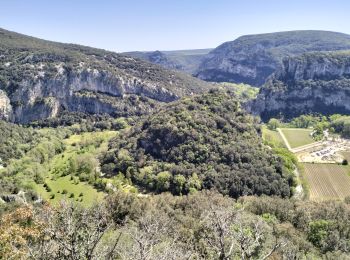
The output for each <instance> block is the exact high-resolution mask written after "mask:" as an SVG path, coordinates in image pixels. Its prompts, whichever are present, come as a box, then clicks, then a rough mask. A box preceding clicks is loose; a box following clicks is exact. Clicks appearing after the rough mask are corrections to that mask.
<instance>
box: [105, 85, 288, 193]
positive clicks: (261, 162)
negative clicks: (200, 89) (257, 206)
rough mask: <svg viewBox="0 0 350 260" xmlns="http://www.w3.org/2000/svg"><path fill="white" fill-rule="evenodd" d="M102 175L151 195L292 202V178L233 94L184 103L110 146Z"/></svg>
mask: <svg viewBox="0 0 350 260" xmlns="http://www.w3.org/2000/svg"><path fill="white" fill-rule="evenodd" d="M109 148H110V149H109V151H108V152H107V153H106V155H105V156H104V158H103V160H102V161H103V163H102V171H103V172H104V173H106V174H107V176H108V175H115V174H118V173H123V174H124V176H125V177H126V178H129V179H130V180H131V181H132V182H133V183H135V184H137V185H139V186H140V187H141V188H143V189H145V190H148V191H155V192H163V191H171V192H172V193H174V194H187V193H189V192H191V191H194V190H198V189H211V188H216V189H217V190H219V191H220V192H222V193H223V194H227V195H230V196H232V197H238V196H242V195H251V194H258V195H261V194H268V195H277V196H282V197H288V196H290V185H291V184H292V182H293V180H292V174H291V173H290V171H289V170H287V169H286V168H285V167H284V166H283V163H282V161H281V160H280V159H279V158H278V157H277V156H275V155H273V153H272V151H270V150H269V149H268V148H267V147H265V146H264V145H262V140H261V138H260V129H259V127H258V125H257V123H256V119H255V118H253V117H251V116H250V115H248V114H246V113H245V112H244V111H243V110H241V109H240V106H239V103H238V102H237V100H236V98H234V97H233V96H232V94H230V93H226V92H217V91H212V93H209V94H203V95H198V96H195V97H193V98H184V99H182V100H181V101H178V102H175V103H173V104H170V105H168V106H166V107H165V108H163V109H162V110H161V111H160V112H159V113H157V114H155V115H152V116H149V117H148V118H147V119H145V120H144V121H143V122H140V124H138V125H137V126H135V127H133V128H132V129H131V130H130V131H128V132H126V133H125V134H124V136H122V137H119V138H116V139H114V140H112V141H111V143H110V146H109Z"/></svg>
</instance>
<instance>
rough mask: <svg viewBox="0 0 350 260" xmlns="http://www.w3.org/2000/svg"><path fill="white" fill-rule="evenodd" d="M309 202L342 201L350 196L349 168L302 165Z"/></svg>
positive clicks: (326, 165)
mask: <svg viewBox="0 0 350 260" xmlns="http://www.w3.org/2000/svg"><path fill="white" fill-rule="evenodd" d="M303 166H304V176H305V179H306V181H307V182H308V184H309V188H310V200H317V201H320V200H329V199H344V198H345V197H347V196H350V176H349V172H350V167H349V166H343V165H338V164H321V163H319V164H312V163H304V164H303Z"/></svg>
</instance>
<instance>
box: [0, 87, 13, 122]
mask: <svg viewBox="0 0 350 260" xmlns="http://www.w3.org/2000/svg"><path fill="white" fill-rule="evenodd" d="M11 114H12V106H11V103H10V99H9V98H8V96H7V95H6V93H5V92H4V91H2V90H0V119H3V120H9V119H10V118H11Z"/></svg>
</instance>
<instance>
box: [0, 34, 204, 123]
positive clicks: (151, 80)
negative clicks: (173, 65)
mask: <svg viewBox="0 0 350 260" xmlns="http://www.w3.org/2000/svg"><path fill="white" fill-rule="evenodd" d="M209 88H210V85H209V84H207V83H205V82H203V81H200V80H198V79H195V78H193V77H191V76H189V75H186V74H182V73H178V72H174V71H169V70H165V69H163V68H161V67H159V66H157V65H153V64H151V63H147V62H144V61H141V60H138V59H134V58H130V57H126V56H122V55H119V54H116V53H112V52H107V51H104V50H98V49H93V48H89V47H84V46H78V45H71V44H61V43H54V42H48V41H43V40H39V39H36V38H31V37H27V36H24V35H20V34H16V33H12V32H8V31H5V30H1V29H0V91H1V92H0V118H1V119H5V120H9V121H13V122H17V123H29V122H32V121H36V120H41V119H45V118H52V117H56V116H58V115H59V114H60V112H61V111H63V110H68V111H77V112H84V113H91V114H96V113H101V114H103V113H108V114H111V115H120V114H123V115H134V114H143V113H148V112H150V110H152V107H154V106H153V105H151V104H152V103H154V102H158V103H167V102H171V101H174V100H177V99H179V98H180V97H182V96H185V95H192V94H195V93H201V92H203V91H206V90H208V89H209ZM82 92H86V93H90V94H89V95H88V96H87V95H82Z"/></svg>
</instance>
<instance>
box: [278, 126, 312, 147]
mask: <svg viewBox="0 0 350 260" xmlns="http://www.w3.org/2000/svg"><path fill="white" fill-rule="evenodd" d="M281 131H282V133H283V134H284V136H285V137H286V139H287V141H288V143H289V145H290V147H291V148H296V147H300V146H303V145H307V144H311V143H314V142H315V140H314V139H312V137H311V136H310V134H311V132H312V130H311V129H301V128H281Z"/></svg>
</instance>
